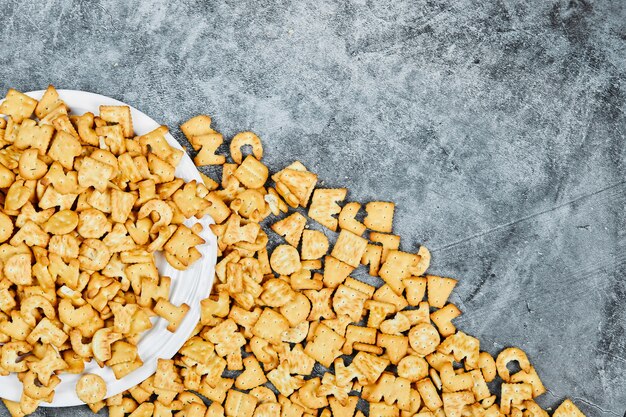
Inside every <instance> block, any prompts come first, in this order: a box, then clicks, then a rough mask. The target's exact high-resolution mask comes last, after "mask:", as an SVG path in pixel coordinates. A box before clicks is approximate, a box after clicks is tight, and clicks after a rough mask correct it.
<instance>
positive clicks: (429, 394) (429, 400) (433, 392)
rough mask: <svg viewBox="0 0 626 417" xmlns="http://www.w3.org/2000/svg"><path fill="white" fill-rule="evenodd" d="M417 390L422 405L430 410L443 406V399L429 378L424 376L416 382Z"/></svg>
mask: <svg viewBox="0 0 626 417" xmlns="http://www.w3.org/2000/svg"><path fill="white" fill-rule="evenodd" d="M417 392H419V394H420V396H421V397H422V401H423V402H424V406H426V408H428V409H429V410H430V411H435V410H437V409H439V408H441V407H442V406H443V401H442V400H441V397H440V396H439V393H438V392H437V388H435V385H434V384H433V381H432V380H431V379H430V378H424V379H422V380H421V381H418V382H417Z"/></svg>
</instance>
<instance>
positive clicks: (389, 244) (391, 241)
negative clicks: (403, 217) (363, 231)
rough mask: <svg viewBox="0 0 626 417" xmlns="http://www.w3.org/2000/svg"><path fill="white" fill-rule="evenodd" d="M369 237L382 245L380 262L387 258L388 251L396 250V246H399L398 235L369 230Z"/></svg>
mask: <svg viewBox="0 0 626 417" xmlns="http://www.w3.org/2000/svg"><path fill="white" fill-rule="evenodd" d="M369 239H370V240H371V241H372V242H375V243H380V244H381V245H382V247H383V249H382V254H381V256H380V261H381V263H384V262H385V261H386V260H387V255H389V251H392V250H398V248H399V247H400V236H396V235H391V234H386V233H379V232H370V234H369Z"/></svg>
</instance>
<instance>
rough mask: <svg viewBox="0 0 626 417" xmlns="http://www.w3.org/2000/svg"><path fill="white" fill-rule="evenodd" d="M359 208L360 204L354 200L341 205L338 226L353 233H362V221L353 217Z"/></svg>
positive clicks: (363, 226) (363, 228)
mask: <svg viewBox="0 0 626 417" xmlns="http://www.w3.org/2000/svg"><path fill="white" fill-rule="evenodd" d="M360 209H361V204H359V203H355V202H351V203H347V204H346V205H345V206H343V208H342V209H341V213H340V214H339V218H338V224H339V227H340V228H342V229H343V230H347V231H349V232H352V233H354V234H355V235H358V236H361V235H363V233H364V232H365V230H366V227H365V225H364V224H363V223H361V222H360V221H358V220H356V219H355V217H356V215H357V214H358V212H359V210H360Z"/></svg>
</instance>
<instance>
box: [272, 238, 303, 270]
mask: <svg viewBox="0 0 626 417" xmlns="http://www.w3.org/2000/svg"><path fill="white" fill-rule="evenodd" d="M270 266H271V267H272V269H273V270H274V271H275V272H276V273H277V274H280V275H291V274H293V273H294V272H297V271H299V270H300V268H301V267H302V265H301V263H300V255H299V254H298V250H297V249H296V248H294V247H293V246H291V245H278V246H277V247H276V249H274V252H272V256H270Z"/></svg>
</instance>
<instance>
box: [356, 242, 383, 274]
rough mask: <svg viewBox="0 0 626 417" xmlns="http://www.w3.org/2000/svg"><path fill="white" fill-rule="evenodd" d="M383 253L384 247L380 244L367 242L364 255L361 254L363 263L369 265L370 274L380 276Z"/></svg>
mask: <svg viewBox="0 0 626 417" xmlns="http://www.w3.org/2000/svg"><path fill="white" fill-rule="evenodd" d="M382 254H383V248H382V246H379V245H372V244H369V243H368V244H367V247H366V248H365V252H363V256H361V264H362V265H369V274H370V275H371V276H373V277H376V276H378V271H379V270H380V260H381V257H382Z"/></svg>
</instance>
